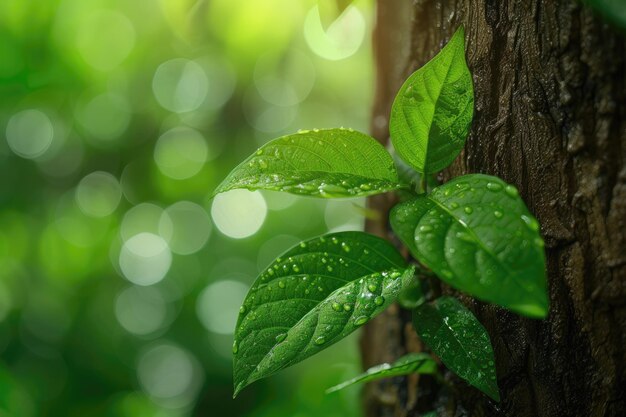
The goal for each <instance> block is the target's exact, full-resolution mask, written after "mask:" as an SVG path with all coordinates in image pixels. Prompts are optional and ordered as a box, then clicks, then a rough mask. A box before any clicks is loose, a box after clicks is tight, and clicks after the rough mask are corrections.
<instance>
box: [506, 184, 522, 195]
mask: <svg viewBox="0 0 626 417" xmlns="http://www.w3.org/2000/svg"><path fill="white" fill-rule="evenodd" d="M504 192H505V193H507V195H508V196H510V197H517V196H518V194H519V193H518V191H517V188H515V187H514V186H512V185H507V186H506V187H504Z"/></svg>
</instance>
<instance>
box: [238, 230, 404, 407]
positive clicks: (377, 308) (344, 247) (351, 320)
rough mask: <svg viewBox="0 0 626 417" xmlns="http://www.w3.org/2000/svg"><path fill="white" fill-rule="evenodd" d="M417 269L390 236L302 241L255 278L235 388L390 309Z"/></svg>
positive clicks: (242, 326)
mask: <svg viewBox="0 0 626 417" xmlns="http://www.w3.org/2000/svg"><path fill="white" fill-rule="evenodd" d="M413 274H414V268H412V267H408V266H407V265H406V262H405V260H404V258H403V257H402V256H401V255H400V253H398V251H397V250H396V249H395V248H394V247H393V246H392V245H391V244H390V243H388V242H387V241H385V240H383V239H380V238H378V237H376V236H372V235H369V234H367V233H362V232H341V233H335V234H330V235H326V236H322V237H319V238H315V239H312V240H309V241H306V242H302V243H301V244H299V245H297V246H296V247H294V248H292V249H290V250H289V251H287V252H286V253H285V254H284V255H282V256H281V257H279V258H277V259H276V261H275V262H274V263H272V264H271V265H270V266H269V267H268V268H267V269H266V270H265V271H264V272H263V273H262V274H261V275H260V276H259V277H258V278H257V279H256V281H255V282H254V284H253V285H252V288H251V289H250V292H249V293H248V295H247V296H246V299H245V300H244V303H243V305H242V306H241V310H240V311H241V314H240V315H239V319H238V321H237V328H236V329H235V343H234V345H233V354H234V382H235V395H237V393H239V391H241V390H242V389H243V388H244V387H246V386H247V385H249V384H251V383H252V382H254V381H256V380H258V379H260V378H264V377H267V376H269V375H271V374H273V373H275V372H277V371H279V370H281V369H283V368H285V367H287V366H290V365H293V364H295V363H297V362H300V361H301V360H303V359H305V358H308V357H309V356H311V355H314V354H316V353H318V352H320V351H321V350H323V349H325V348H327V347H328V346H330V345H332V344H333V343H335V342H337V341H339V340H341V339H342V338H344V337H345V336H347V335H348V334H350V333H352V332H353V331H354V330H356V329H357V328H359V327H360V326H362V325H364V324H365V323H366V322H368V321H369V320H370V319H372V318H373V317H374V316H376V315H378V314H379V313H380V312H382V311H383V310H384V309H385V308H387V307H388V306H389V305H390V304H391V303H392V302H393V301H394V300H395V299H396V297H397V295H398V293H399V292H400V291H401V290H402V288H404V287H405V286H406V285H407V283H408V282H410V281H411V280H412V279H413Z"/></svg>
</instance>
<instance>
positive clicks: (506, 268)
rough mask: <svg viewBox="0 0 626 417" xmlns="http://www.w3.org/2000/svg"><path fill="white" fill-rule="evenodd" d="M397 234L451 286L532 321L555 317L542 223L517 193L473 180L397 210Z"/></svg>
mask: <svg viewBox="0 0 626 417" xmlns="http://www.w3.org/2000/svg"><path fill="white" fill-rule="evenodd" d="M391 225H392V227H393V230H394V231H395V233H396V234H397V235H398V237H400V239H401V240H402V241H403V242H404V243H405V244H406V245H407V246H408V247H409V249H410V250H411V252H412V253H413V256H414V257H415V258H416V259H418V260H419V261H420V262H422V263H423V264H424V265H426V266H427V267H429V268H430V269H432V270H433V271H434V272H435V273H436V274H437V275H438V276H439V278H441V279H442V280H444V281H445V282H447V283H448V284H450V285H451V286H453V287H455V288H458V289H459V290H462V291H465V292H467V293H469V294H471V295H474V296H476V297H478V298H480V299H482V300H485V301H490V302H493V303H496V304H499V305H501V306H503V307H506V308H509V309H511V310H513V311H515V312H517V313H519V314H523V315H526V316H530V317H545V315H546V314H547V313H548V297H547V293H546V277H545V257H544V248H543V246H544V243H543V239H542V238H541V236H540V234H539V223H538V222H537V220H535V218H534V217H533V216H532V215H531V214H530V212H529V211H528V209H527V208H526V205H525V204H524V202H523V201H522V199H521V198H520V197H519V195H518V192H517V189H516V188H515V187H513V186H512V185H509V184H507V183H505V182H504V181H502V180H501V179H499V178H497V177H492V176H489V175H482V174H474V175H466V176H463V177H459V178H456V179H454V180H452V181H450V182H448V183H446V184H444V185H442V186H440V187H437V188H435V189H434V190H433V191H432V193H431V194H430V195H428V196H426V195H424V196H419V197H417V198H416V199H414V200H411V201H407V202H405V203H402V204H399V205H398V206H396V207H395V208H394V209H393V211H392V213H391Z"/></svg>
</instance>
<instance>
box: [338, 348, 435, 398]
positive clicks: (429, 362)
mask: <svg viewBox="0 0 626 417" xmlns="http://www.w3.org/2000/svg"><path fill="white" fill-rule="evenodd" d="M416 372H418V373H421V374H433V373H435V372H437V363H436V362H435V361H434V360H433V358H431V357H430V356H429V355H427V354H425V353H409V354H407V355H404V356H403V357H401V358H400V359H398V360H396V361H395V362H394V363H391V364H389V363H383V364H380V365H376V366H373V367H371V368H369V369H368V370H366V371H365V372H363V373H362V374H360V375H358V376H355V377H354V378H352V379H349V380H348V381H345V382H342V383H341V384H339V385H335V386H334V387H331V388H329V389H327V390H326V393H327V394H328V393H331V392H335V391H339V390H342V389H344V388H346V387H349V386H350V385H354V384H357V383H359V382H369V381H375V380H377V379H383V378H391V377H394V376H402V375H410V374H413V373H416Z"/></svg>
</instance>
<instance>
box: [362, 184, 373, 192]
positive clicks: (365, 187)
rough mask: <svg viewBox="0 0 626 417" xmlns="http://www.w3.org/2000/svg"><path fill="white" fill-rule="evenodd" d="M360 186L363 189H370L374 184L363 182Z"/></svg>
mask: <svg viewBox="0 0 626 417" xmlns="http://www.w3.org/2000/svg"><path fill="white" fill-rule="evenodd" d="M359 188H360V189H361V190H363V191H369V190H371V189H372V186H371V185H370V184H361V185H359Z"/></svg>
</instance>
